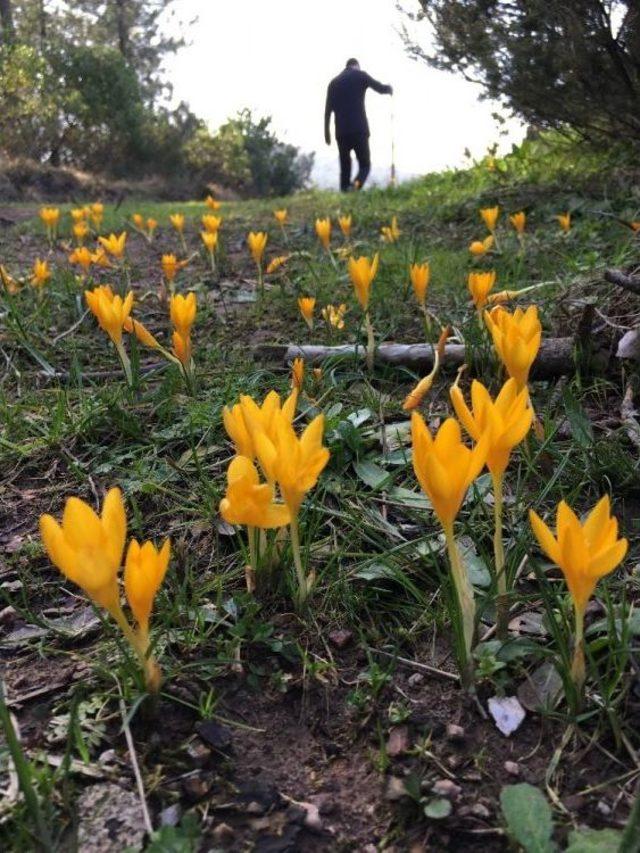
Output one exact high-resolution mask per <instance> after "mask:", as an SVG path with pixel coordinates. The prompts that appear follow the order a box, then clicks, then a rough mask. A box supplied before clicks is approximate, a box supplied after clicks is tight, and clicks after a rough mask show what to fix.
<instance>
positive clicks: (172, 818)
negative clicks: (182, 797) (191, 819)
mask: <svg viewBox="0 0 640 853" xmlns="http://www.w3.org/2000/svg"><path fill="white" fill-rule="evenodd" d="M181 817H182V808H181V807H180V804H179V803H174V804H173V805H172V806H168V807H167V808H166V809H163V810H162V811H161V812H160V825H161V826H177V825H178V824H179V823H180V818H181Z"/></svg>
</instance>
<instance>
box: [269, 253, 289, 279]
mask: <svg viewBox="0 0 640 853" xmlns="http://www.w3.org/2000/svg"><path fill="white" fill-rule="evenodd" d="M288 260H289V255H277V256H276V257H275V258H271V260H270V261H269V263H268V264H267V269H266V270H265V272H266V273H267V275H271V274H272V273H274V272H276V271H277V270H279V269H280V267H281V266H283V265H284V264H286V262H287V261H288Z"/></svg>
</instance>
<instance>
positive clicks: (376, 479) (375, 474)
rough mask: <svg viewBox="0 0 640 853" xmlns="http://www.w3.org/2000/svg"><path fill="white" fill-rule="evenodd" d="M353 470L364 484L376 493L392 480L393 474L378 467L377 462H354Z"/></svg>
mask: <svg viewBox="0 0 640 853" xmlns="http://www.w3.org/2000/svg"><path fill="white" fill-rule="evenodd" d="M353 468H354V470H355V472H356V474H357V475H358V477H359V478H360V479H361V480H362V482H363V483H366V485H367V486H369V488H371V489H374V491H378V490H379V489H383V488H384V487H385V486H386V485H387V484H388V482H389V480H390V479H391V474H389V472H388V471H385V470H384V468H381V467H380V466H379V465H376V464H375V462H368V461H367V460H366V459H365V460H364V461H363V462H354V464H353Z"/></svg>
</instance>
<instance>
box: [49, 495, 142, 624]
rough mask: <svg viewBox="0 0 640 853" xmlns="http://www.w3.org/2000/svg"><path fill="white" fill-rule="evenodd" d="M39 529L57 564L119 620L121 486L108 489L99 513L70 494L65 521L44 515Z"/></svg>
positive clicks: (124, 528) (122, 536)
mask: <svg viewBox="0 0 640 853" xmlns="http://www.w3.org/2000/svg"><path fill="white" fill-rule="evenodd" d="M40 533H41V535H42V542H43V544H44V547H45V550H46V551H47V554H48V555H49V559H50V560H51V562H52V563H53V564H54V566H56V567H57V568H58V569H60V571H61V572H62V573H63V574H64V575H65V576H66V577H68V578H69V580H70V581H73V583H75V584H77V585H78V586H79V587H81V589H83V590H84V591H85V592H86V593H87V595H88V596H89V597H90V598H91V599H92V600H93V601H95V603H96V604H98V605H100V606H101V607H104V608H105V609H106V610H108V611H109V612H110V613H111V614H112V615H113V616H114V617H115V618H116V619H118V620H119V619H120V616H121V614H122V611H121V609H120V602H119V593H118V571H119V569H120V564H121V562H122V554H123V551H124V543H125V539H126V535H127V519H126V515H125V510H124V503H123V501H122V494H121V492H120V489H111V490H110V491H109V492H108V494H107V496H106V498H105V500H104V503H103V506H102V513H101V515H100V517H98V516H97V515H96V513H95V512H94V511H93V509H92V508H91V507H90V506H89V504H87V503H85V502H84V501H83V500H80V499H79V498H75V497H72V498H68V500H67V502H66V504H65V508H64V514H63V516H62V524H61V525H60V524H58V522H57V521H56V520H55V519H54V518H53V517H52V516H51V515H43V516H41V518H40Z"/></svg>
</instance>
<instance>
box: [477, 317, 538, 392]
mask: <svg viewBox="0 0 640 853" xmlns="http://www.w3.org/2000/svg"><path fill="white" fill-rule="evenodd" d="M484 317H485V321H486V324H487V326H488V328H489V331H490V332H491V337H492V338H493V345H494V347H495V349H496V352H497V354H498V357H499V358H500V361H501V362H502V363H503V364H504V366H505V368H506V370H507V373H508V374H509V376H511V377H512V378H513V379H515V380H516V382H517V383H518V389H519V390H522V389H523V388H525V387H526V385H527V382H528V381H529V371H530V370H531V366H532V364H533V362H534V361H535V359H536V356H537V354H538V350H539V349H540V341H541V340H542V326H541V324H540V320H539V319H538V308H537V306H536V305H530V306H529V307H528V308H527V310H526V311H523V310H522V308H516V310H515V311H514V312H513V314H510V313H509V312H508V311H507V310H506V309H505V308H503V307H502V306H501V305H497V306H496V307H495V308H492V309H491V311H485V313H484Z"/></svg>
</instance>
